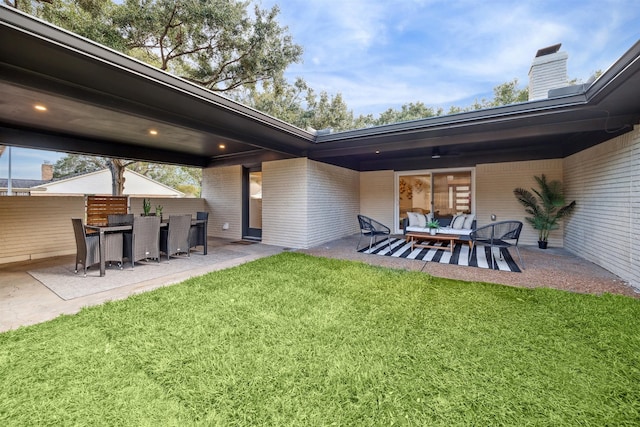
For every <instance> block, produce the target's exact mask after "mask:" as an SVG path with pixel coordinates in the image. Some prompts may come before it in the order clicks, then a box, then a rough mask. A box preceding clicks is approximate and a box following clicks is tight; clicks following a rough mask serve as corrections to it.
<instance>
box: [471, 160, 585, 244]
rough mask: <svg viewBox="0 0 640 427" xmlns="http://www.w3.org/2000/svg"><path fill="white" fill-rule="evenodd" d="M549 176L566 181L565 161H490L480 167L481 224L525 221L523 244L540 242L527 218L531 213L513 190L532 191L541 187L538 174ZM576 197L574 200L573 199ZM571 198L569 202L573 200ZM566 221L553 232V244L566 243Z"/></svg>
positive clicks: (478, 211)
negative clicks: (493, 221) (564, 230)
mask: <svg viewBox="0 0 640 427" xmlns="http://www.w3.org/2000/svg"><path fill="white" fill-rule="evenodd" d="M542 174H544V175H546V177H547V179H548V180H550V181H551V180H555V179H557V180H562V160H561V159H552V160H535V161H527V162H510V163H490V164H482V165H477V166H476V221H477V224H478V227H480V226H483V225H487V224H489V223H491V214H495V215H496V216H497V219H496V221H507V220H510V219H513V220H517V221H522V222H523V223H524V226H523V227H522V234H521V235H520V243H519V244H522V245H536V246H537V245H538V232H537V231H536V230H534V229H533V227H532V226H531V225H529V223H528V222H527V221H526V220H525V219H524V218H525V217H526V216H527V214H526V213H525V211H524V207H523V206H522V205H521V204H520V203H518V200H516V197H515V196H514V195H513V190H514V189H515V188H517V187H522V188H524V189H526V190H529V191H531V188H536V189H537V188H538V187H537V183H536V181H535V179H534V178H533V177H534V176H540V175H542ZM571 200H573V199H571ZM571 200H569V201H571ZM562 236H563V230H562V224H561V225H560V228H559V229H558V230H554V231H552V232H551V234H549V246H554V247H562V246H563V239H562Z"/></svg>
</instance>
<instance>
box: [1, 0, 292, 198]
mask: <svg viewBox="0 0 640 427" xmlns="http://www.w3.org/2000/svg"><path fill="white" fill-rule="evenodd" d="M5 3H7V4H9V5H10V6H14V7H16V8H18V9H21V10H23V11H25V12H27V13H31V14H33V15H35V16H38V17H40V18H43V19H45V20H47V21H49V22H51V23H53V24H55V25H59V26H61V27H63V28H66V29H68V30H70V31H73V32H75V33H77V34H79V35H82V36H85V37H87V38H90V39H92V40H95V41H97V42H99V43H102V44H105V45H107V46H109V47H112V48H114V49H117V50H120V51H122V52H124V53H127V54H130V55H132V56H134V57H136V58H138V59H140V60H143V61H146V62H147V63H150V64H151V65H155V66H157V67H159V68H161V69H163V70H166V71H169V72H171V73H173V74H176V75H178V76H181V77H183V78H185V79H187V80H190V81H192V82H195V83H198V84H200V85H203V86H205V87H207V88H209V89H211V90H215V91H233V90H236V89H238V88H240V87H243V86H246V87H252V86H254V85H255V84H256V83H258V82H265V81H270V80H271V81H275V80H277V79H281V78H282V74H283V72H284V70H285V69H286V68H287V66H288V65H289V64H291V63H294V62H298V61H300V59H301V57H302V47H301V46H299V45H296V44H294V43H293V41H292V38H291V36H290V35H289V34H288V29H287V28H286V27H281V26H280V25H279V24H278V22H277V16H278V13H279V9H278V7H277V6H274V7H273V8H271V9H270V10H262V9H260V8H259V7H257V6H255V7H254V8H253V12H252V15H251V14H250V13H249V12H248V9H249V5H250V3H249V2H245V1H236V0H206V1H203V0H183V1H179V2H176V1H169V0H126V1H125V2H124V3H122V4H115V3H114V2H112V1H111V0H75V1H74V0H51V1H35V0H34V1H24V2H18V0H15V1H13V2H9V1H8V0H5ZM130 163H131V162H130V161H127V160H121V159H108V160H107V167H109V169H110V170H111V171H112V177H113V194H114V195H119V194H122V190H123V188H124V182H123V174H124V167H125V166H127V165H128V164H130ZM187 185H192V184H187Z"/></svg>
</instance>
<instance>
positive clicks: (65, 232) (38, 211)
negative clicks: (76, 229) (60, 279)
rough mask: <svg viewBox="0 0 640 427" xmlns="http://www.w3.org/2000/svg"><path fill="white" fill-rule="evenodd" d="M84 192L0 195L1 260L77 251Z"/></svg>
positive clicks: (34, 257)
mask: <svg viewBox="0 0 640 427" xmlns="http://www.w3.org/2000/svg"><path fill="white" fill-rule="evenodd" d="M84 204H85V202H84V196H62V197H58V196H52V197H28V196H24V197H22V196H16V197H0V264H3V263H8V262H15V261H26V260H30V259H38V258H48V257H53V256H59V255H69V254H75V253H76V243H75V237H74V234H73V226H72V225H71V218H82V221H83V222H84V216H85V208H84Z"/></svg>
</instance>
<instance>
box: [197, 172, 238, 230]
mask: <svg viewBox="0 0 640 427" xmlns="http://www.w3.org/2000/svg"><path fill="white" fill-rule="evenodd" d="M202 197H203V198H204V199H205V200H206V206H205V210H208V211H209V228H208V230H207V232H208V234H209V236H214V237H222V238H227V239H240V238H242V166H225V167H220V168H207V169H204V170H203V171H202ZM225 223H228V224H229V229H227V230H224V229H223V228H222V227H223V224H225Z"/></svg>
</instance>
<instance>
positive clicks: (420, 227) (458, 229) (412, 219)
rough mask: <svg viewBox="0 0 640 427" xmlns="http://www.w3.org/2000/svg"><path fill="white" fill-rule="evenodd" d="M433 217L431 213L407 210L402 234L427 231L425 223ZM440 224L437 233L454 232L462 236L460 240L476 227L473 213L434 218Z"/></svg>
mask: <svg viewBox="0 0 640 427" xmlns="http://www.w3.org/2000/svg"><path fill="white" fill-rule="evenodd" d="M432 219H434V218H433V214H432V213H428V214H423V213H418V212H407V218H404V219H403V220H402V230H403V234H407V232H412V231H413V232H420V233H428V232H429V228H428V227H427V223H429V221H431V220H432ZM435 219H436V220H437V221H438V223H439V224H440V228H438V233H439V234H456V235H459V236H461V237H463V238H462V239H460V240H467V239H465V237H466V238H468V236H469V234H471V231H473V230H474V229H475V228H476V216H475V214H459V215H455V216H454V217H453V218H435Z"/></svg>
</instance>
